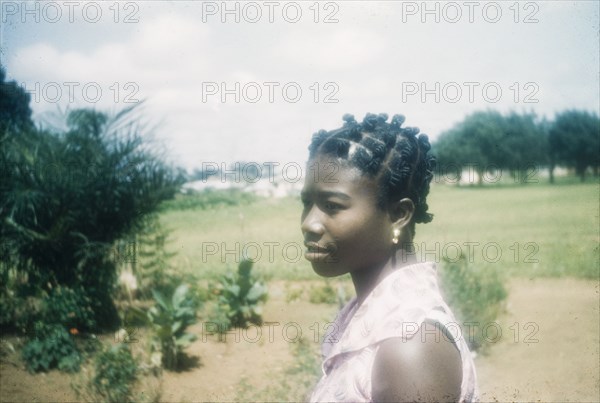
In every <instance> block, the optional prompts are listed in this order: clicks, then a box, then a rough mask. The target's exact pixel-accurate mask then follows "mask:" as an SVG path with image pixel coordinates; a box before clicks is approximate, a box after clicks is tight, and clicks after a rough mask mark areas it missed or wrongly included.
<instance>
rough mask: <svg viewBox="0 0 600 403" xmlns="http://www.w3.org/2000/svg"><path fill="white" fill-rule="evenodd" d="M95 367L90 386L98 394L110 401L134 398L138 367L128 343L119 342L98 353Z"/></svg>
mask: <svg viewBox="0 0 600 403" xmlns="http://www.w3.org/2000/svg"><path fill="white" fill-rule="evenodd" d="M94 367H95V371H94V376H93V378H92V379H91V385H90V387H91V389H92V390H93V391H94V392H95V393H96V394H97V396H99V397H101V398H102V400H105V401H109V402H126V401H131V400H132V388H133V384H134V382H135V381H136V379H137V372H138V367H137V363H136V361H135V360H134V358H133V356H132V355H131V351H130V350H129V345H128V344H125V343H120V344H117V345H116V346H112V347H110V348H109V349H107V350H104V351H102V352H101V353H99V354H98V355H96V358H95V360H94Z"/></svg>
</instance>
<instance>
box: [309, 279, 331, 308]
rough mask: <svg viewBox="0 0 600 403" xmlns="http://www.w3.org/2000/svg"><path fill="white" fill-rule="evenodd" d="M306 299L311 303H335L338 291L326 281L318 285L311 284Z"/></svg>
mask: <svg viewBox="0 0 600 403" xmlns="http://www.w3.org/2000/svg"><path fill="white" fill-rule="evenodd" d="M308 300H309V301H310V302H311V303H313V304H335V303H337V302H338V293H337V292H336V291H335V290H334V289H333V287H332V286H331V284H329V282H328V281H325V283H324V284H321V285H318V286H314V285H313V286H311V287H310V292H309V295H308Z"/></svg>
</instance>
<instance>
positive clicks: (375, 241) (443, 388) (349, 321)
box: [302, 114, 478, 402]
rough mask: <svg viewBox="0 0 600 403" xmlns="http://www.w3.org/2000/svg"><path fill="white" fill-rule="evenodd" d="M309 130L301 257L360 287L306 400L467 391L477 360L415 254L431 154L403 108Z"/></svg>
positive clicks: (424, 216) (467, 395)
mask: <svg viewBox="0 0 600 403" xmlns="http://www.w3.org/2000/svg"><path fill="white" fill-rule="evenodd" d="M344 121H345V124H344V126H343V127H341V128H340V129H337V130H333V131H330V132H327V131H323V130H322V131H320V132H319V133H317V134H315V135H314V136H313V140H312V143H311V145H310V147H309V151H310V156H309V163H308V170H309V172H308V175H307V176H306V180H305V185H304V188H303V190H302V202H303V205H304V210H303V213H302V232H303V234H304V240H305V245H306V248H307V249H306V253H305V257H306V258H307V259H308V260H309V261H310V262H311V263H312V266H313V269H314V270H315V272H316V273H318V274H319V275H321V276H324V277H333V276H339V275H342V274H345V273H350V276H351V277H352V281H353V283H354V288H355V290H356V298H354V299H353V300H352V301H350V302H349V303H348V304H347V305H346V306H345V307H344V308H342V310H341V311H340V312H339V313H338V316H337V317H336V320H335V322H334V323H333V326H330V327H329V329H330V330H331V331H330V332H329V334H327V335H326V337H325V339H324V342H323V346H322V352H323V359H324V360H323V366H322V369H323V377H322V378H321V380H320V381H319V383H318V384H317V386H316V387H315V389H314V391H313V393H312V395H311V401H427V402H429V401H473V400H477V398H478V396H477V394H478V392H477V381H476V375H475V368H474V365H473V361H472V358H471V354H470V352H469V350H468V347H467V345H466V343H465V341H464V339H462V337H461V336H460V334H459V333H458V332H457V331H456V329H457V325H456V320H455V319H454V316H453V315H452V312H451V311H450V309H449V308H448V306H447V305H446V303H445V302H444V301H443V299H442V297H441V295H440V292H439V289H438V286H437V280H436V274H435V266H434V265H433V264H432V263H420V262H417V259H416V257H415V254H414V252H413V248H412V247H411V245H412V240H413V237H414V234H415V224H416V223H427V222H429V221H431V219H432V215H431V214H429V213H428V212H427V209H428V206H427V203H426V197H427V194H428V192H429V184H430V182H431V178H432V176H433V167H434V164H435V160H434V158H433V157H432V156H431V155H428V151H429V149H430V145H429V141H428V139H427V136H426V135H423V134H421V135H419V136H417V134H418V132H419V130H418V129H416V128H402V127H401V126H402V123H403V122H404V117H403V116H400V115H396V116H394V117H393V119H392V121H391V122H390V123H387V115H385V114H380V115H373V114H367V116H366V117H365V119H364V120H363V122H362V123H358V122H356V121H355V120H354V117H353V116H351V115H346V116H344Z"/></svg>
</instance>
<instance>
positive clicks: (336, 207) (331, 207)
mask: <svg viewBox="0 0 600 403" xmlns="http://www.w3.org/2000/svg"><path fill="white" fill-rule="evenodd" d="M325 208H326V209H327V210H340V209H341V208H342V206H340V205H339V204H337V203H333V202H325Z"/></svg>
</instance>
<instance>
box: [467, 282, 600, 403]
mask: <svg viewBox="0 0 600 403" xmlns="http://www.w3.org/2000/svg"><path fill="white" fill-rule="evenodd" d="M509 290H510V292H509V298H508V307H507V310H508V312H507V314H506V315H505V316H504V317H502V318H501V320H500V323H501V328H502V337H501V338H500V340H499V341H498V342H497V343H495V345H494V346H492V348H491V349H490V354H489V355H488V356H480V357H478V358H477V360H476V362H475V363H476V365H477V370H478V375H479V383H480V389H481V393H482V396H481V397H482V401H553V402H564V401H590V402H598V401H600V390H599V383H600V366H599V362H600V356H599V346H600V340H599V334H600V315H599V310H598V308H599V302H600V299H599V294H598V293H599V287H598V282H597V281H590V280H587V281H586V280H575V279H567V278H562V279H535V280H527V279H514V280H511V282H510V283H509ZM515 323H518V327H519V330H520V331H519V333H518V334H517V333H516V328H517V326H513V325H514V324H515ZM528 323H530V324H528ZM511 326H512V328H510V327H511ZM526 326H527V327H526ZM536 326H537V327H536ZM536 330H537V332H536ZM534 332H535V334H534ZM489 335H490V339H494V338H495V333H493V332H490V334H489Z"/></svg>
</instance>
